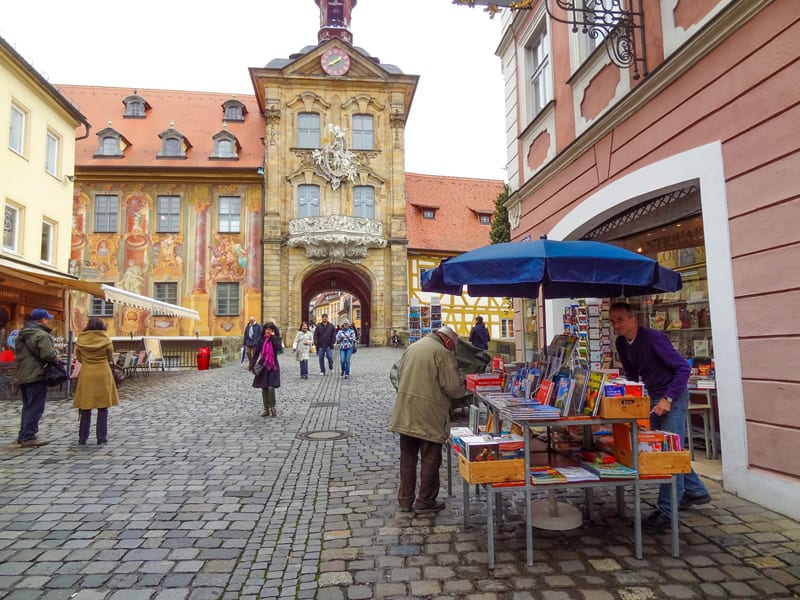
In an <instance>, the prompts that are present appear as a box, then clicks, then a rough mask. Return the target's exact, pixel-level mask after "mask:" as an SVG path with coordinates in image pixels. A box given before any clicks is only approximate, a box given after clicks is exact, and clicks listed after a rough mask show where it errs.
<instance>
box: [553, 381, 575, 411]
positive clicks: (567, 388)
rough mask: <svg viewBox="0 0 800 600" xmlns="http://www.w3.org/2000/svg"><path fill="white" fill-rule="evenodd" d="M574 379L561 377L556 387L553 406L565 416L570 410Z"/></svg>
mask: <svg viewBox="0 0 800 600" xmlns="http://www.w3.org/2000/svg"><path fill="white" fill-rule="evenodd" d="M572 383H573V382H572V378H571V377H560V378H559V379H558V384H557V385H556V392H555V394H554V398H555V399H554V400H553V406H555V407H556V408H557V409H559V410H560V411H561V414H562V415H563V416H566V415H567V411H568V410H569V400H570V393H571V392H572Z"/></svg>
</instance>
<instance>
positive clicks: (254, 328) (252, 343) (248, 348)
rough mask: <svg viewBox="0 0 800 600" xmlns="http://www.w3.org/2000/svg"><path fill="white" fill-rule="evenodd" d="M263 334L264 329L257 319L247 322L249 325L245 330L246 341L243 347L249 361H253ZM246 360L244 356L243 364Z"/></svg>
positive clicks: (243, 341) (252, 318)
mask: <svg viewBox="0 0 800 600" xmlns="http://www.w3.org/2000/svg"><path fill="white" fill-rule="evenodd" d="M262 332H263V329H262V327H261V325H259V324H258V322H257V321H256V318H255V317H250V320H249V321H247V325H246V326H245V328H244V339H243V340H242V345H243V346H244V350H245V355H246V356H247V360H248V361H250V360H252V359H253V354H254V353H255V351H256V346H258V343H259V341H260V340H261V334H262ZM244 359H245V357H244V356H242V362H244Z"/></svg>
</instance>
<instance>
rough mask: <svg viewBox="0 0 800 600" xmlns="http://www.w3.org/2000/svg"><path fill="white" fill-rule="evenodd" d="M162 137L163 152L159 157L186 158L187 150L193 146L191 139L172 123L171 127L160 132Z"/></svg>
mask: <svg viewBox="0 0 800 600" xmlns="http://www.w3.org/2000/svg"><path fill="white" fill-rule="evenodd" d="M158 137H160V138H161V152H159V153H158V158H186V150H188V149H189V148H191V147H192V145H191V144H190V143H189V140H187V139H186V137H185V136H184V135H183V134H182V133H181V132H180V131H178V130H177V129H175V127H174V123H170V127H169V129H167V130H166V131H162V132H161V133H159V134H158Z"/></svg>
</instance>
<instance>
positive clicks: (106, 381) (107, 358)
mask: <svg viewBox="0 0 800 600" xmlns="http://www.w3.org/2000/svg"><path fill="white" fill-rule="evenodd" d="M75 358H77V359H78V361H79V362H80V363H81V370H80V375H79V376H78V385H77V387H76V388H75V397H74V398H73V399H72V406H73V407H74V408H77V409H78V415H79V425H78V443H79V444H81V445H85V444H86V441H87V440H88V438H89V430H90V429H91V427H92V410H97V422H96V424H95V433H96V434H97V443H98V444H106V443H108V409H109V407H111V406H116V405H117V404H119V394H118V393H117V385H116V383H114V375H113V374H112V373H111V363H112V362H113V360H114V344H113V343H112V342H111V338H109V337H108V334H107V333H106V325H105V323H103V321H102V319H99V318H97V317H92V318H90V319H89V321H88V322H87V323H86V328H85V329H84V330H83V331H82V332H81V333H80V334H79V335H78V341H77V342H76V344H75Z"/></svg>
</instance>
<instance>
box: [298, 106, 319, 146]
mask: <svg viewBox="0 0 800 600" xmlns="http://www.w3.org/2000/svg"><path fill="white" fill-rule="evenodd" d="M319 140H320V137H319V115H318V114H317V113H299V114H298V115H297V146H298V147H299V148H319V147H320V143H319Z"/></svg>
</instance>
